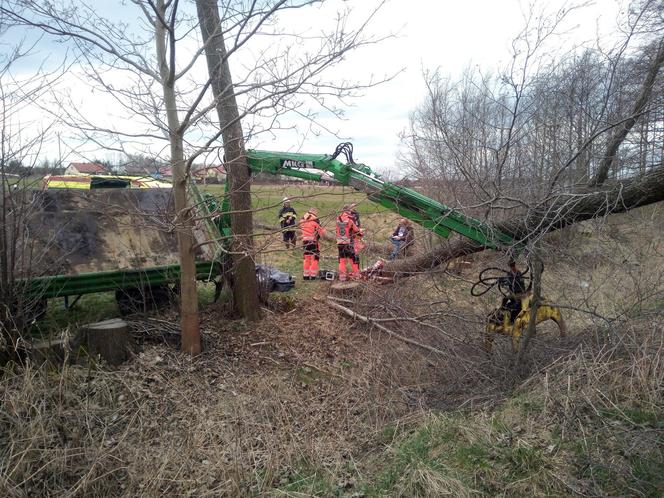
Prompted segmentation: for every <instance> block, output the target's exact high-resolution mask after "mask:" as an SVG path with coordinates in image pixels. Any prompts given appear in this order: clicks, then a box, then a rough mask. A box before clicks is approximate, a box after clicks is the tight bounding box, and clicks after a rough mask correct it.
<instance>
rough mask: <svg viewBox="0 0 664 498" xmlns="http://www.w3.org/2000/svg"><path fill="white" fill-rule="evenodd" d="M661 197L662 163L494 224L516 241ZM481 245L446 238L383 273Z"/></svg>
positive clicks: (405, 271) (430, 264) (428, 265)
mask: <svg viewBox="0 0 664 498" xmlns="http://www.w3.org/2000/svg"><path fill="white" fill-rule="evenodd" d="M663 200H664V164H660V165H659V166H658V167H657V168H655V169H653V170H652V171H650V172H648V173H646V174H645V175H641V176H638V177H636V178H632V179H629V180H625V181H620V182H611V183H606V184H605V185H604V186H603V187H601V188H597V189H594V190H593V191H589V190H586V191H579V192H571V193H568V194H561V195H559V196H557V197H556V198H554V199H553V200H552V201H551V202H549V203H546V204H544V205H542V206H540V207H538V208H534V209H532V210H531V211H530V212H529V213H527V214H526V215H525V216H523V217H517V218H514V219H510V220H506V221H504V222H502V223H497V224H496V225H495V226H496V228H497V229H498V230H500V231H502V232H505V233H507V234H509V235H511V236H513V237H514V238H516V239H517V240H519V239H526V238H529V237H530V236H532V235H535V234H542V233H546V232H552V231H554V230H558V229H560V228H563V227H566V226H568V225H572V224H574V223H578V222H580V221H584V220H590V219H593V218H599V217H602V216H607V215H609V214H613V213H624V212H626V211H629V210H630V209H634V208H637V207H639V206H646V205H648V204H653V203H655V202H660V201H663ZM484 249H486V248H485V247H484V246H482V245H479V244H477V243H475V242H472V241H469V240H468V239H460V240H454V241H450V242H448V243H445V244H443V245H440V246H438V247H435V248H434V249H432V250H431V251H429V252H427V253H425V254H422V255H420V256H417V257H414V258H408V259H405V260H401V261H395V262H392V263H388V264H387V265H385V270H384V272H383V274H384V275H386V276H405V275H413V274H415V273H421V272H424V271H427V270H430V269H432V268H434V267H436V266H438V265H440V264H443V263H445V262H447V261H449V260H451V259H454V258H458V257H459V256H464V255H466V254H472V253H476V252H480V251H483V250H484Z"/></svg>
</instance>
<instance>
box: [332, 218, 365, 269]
mask: <svg viewBox="0 0 664 498" xmlns="http://www.w3.org/2000/svg"><path fill="white" fill-rule="evenodd" d="M351 211H352V208H351V206H344V207H343V210H342V212H341V214H340V215H339V216H338V217H337V249H338V250H339V280H347V279H348V274H347V273H346V269H347V268H346V265H347V264H349V265H350V266H351V278H358V277H359V276H360V266H359V265H358V264H357V263H356V262H355V249H354V247H353V244H354V242H355V238H356V237H357V235H358V234H359V232H360V229H359V228H358V227H357V225H356V224H355V220H354V219H353V216H352V214H351Z"/></svg>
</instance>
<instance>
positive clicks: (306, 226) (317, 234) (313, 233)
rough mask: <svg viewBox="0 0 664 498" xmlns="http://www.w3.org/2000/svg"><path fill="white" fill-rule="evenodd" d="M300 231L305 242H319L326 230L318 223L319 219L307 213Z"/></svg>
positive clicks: (302, 220) (301, 221) (301, 222)
mask: <svg viewBox="0 0 664 498" xmlns="http://www.w3.org/2000/svg"><path fill="white" fill-rule="evenodd" d="M300 230H302V240H303V241H309V242H318V239H320V238H321V237H322V236H323V235H325V229H324V228H323V227H322V226H321V225H320V223H319V222H318V218H316V217H315V216H314V215H313V214H311V213H306V214H305V215H304V217H303V218H302V219H301V220H300Z"/></svg>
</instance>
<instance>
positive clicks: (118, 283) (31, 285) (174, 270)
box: [25, 261, 221, 299]
mask: <svg viewBox="0 0 664 498" xmlns="http://www.w3.org/2000/svg"><path fill="white" fill-rule="evenodd" d="M220 273H221V265H220V264H219V263H217V262H210V261H205V262H198V263H196V279H197V280H212V279H214V277H216V276H217V275H219V274H220ZM179 278H180V265H168V266H161V267H154V268H145V269H139V270H119V271H106V272H94V273H81V274H79V275H57V276H53V277H37V278H32V279H30V280H27V281H26V282H25V285H26V292H27V293H28V294H29V295H32V296H35V297H39V298H43V299H50V298H54V297H63V296H72V295H79V294H91V293H94V292H107V291H112V290H117V289H126V288H130V287H139V286H144V285H159V284H166V283H174V282H177V281H178V280H179Z"/></svg>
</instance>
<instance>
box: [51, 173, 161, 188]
mask: <svg viewBox="0 0 664 498" xmlns="http://www.w3.org/2000/svg"><path fill="white" fill-rule="evenodd" d="M171 187H172V185H171V184H170V183H168V182H164V181H161V180H156V179H155V178H152V177H150V176H104V175H47V176H45V177H44V180H43V188H44V189H52V188H67V189H70V188H75V189H84V190H90V189H97V188H168V189H169V188H171Z"/></svg>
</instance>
